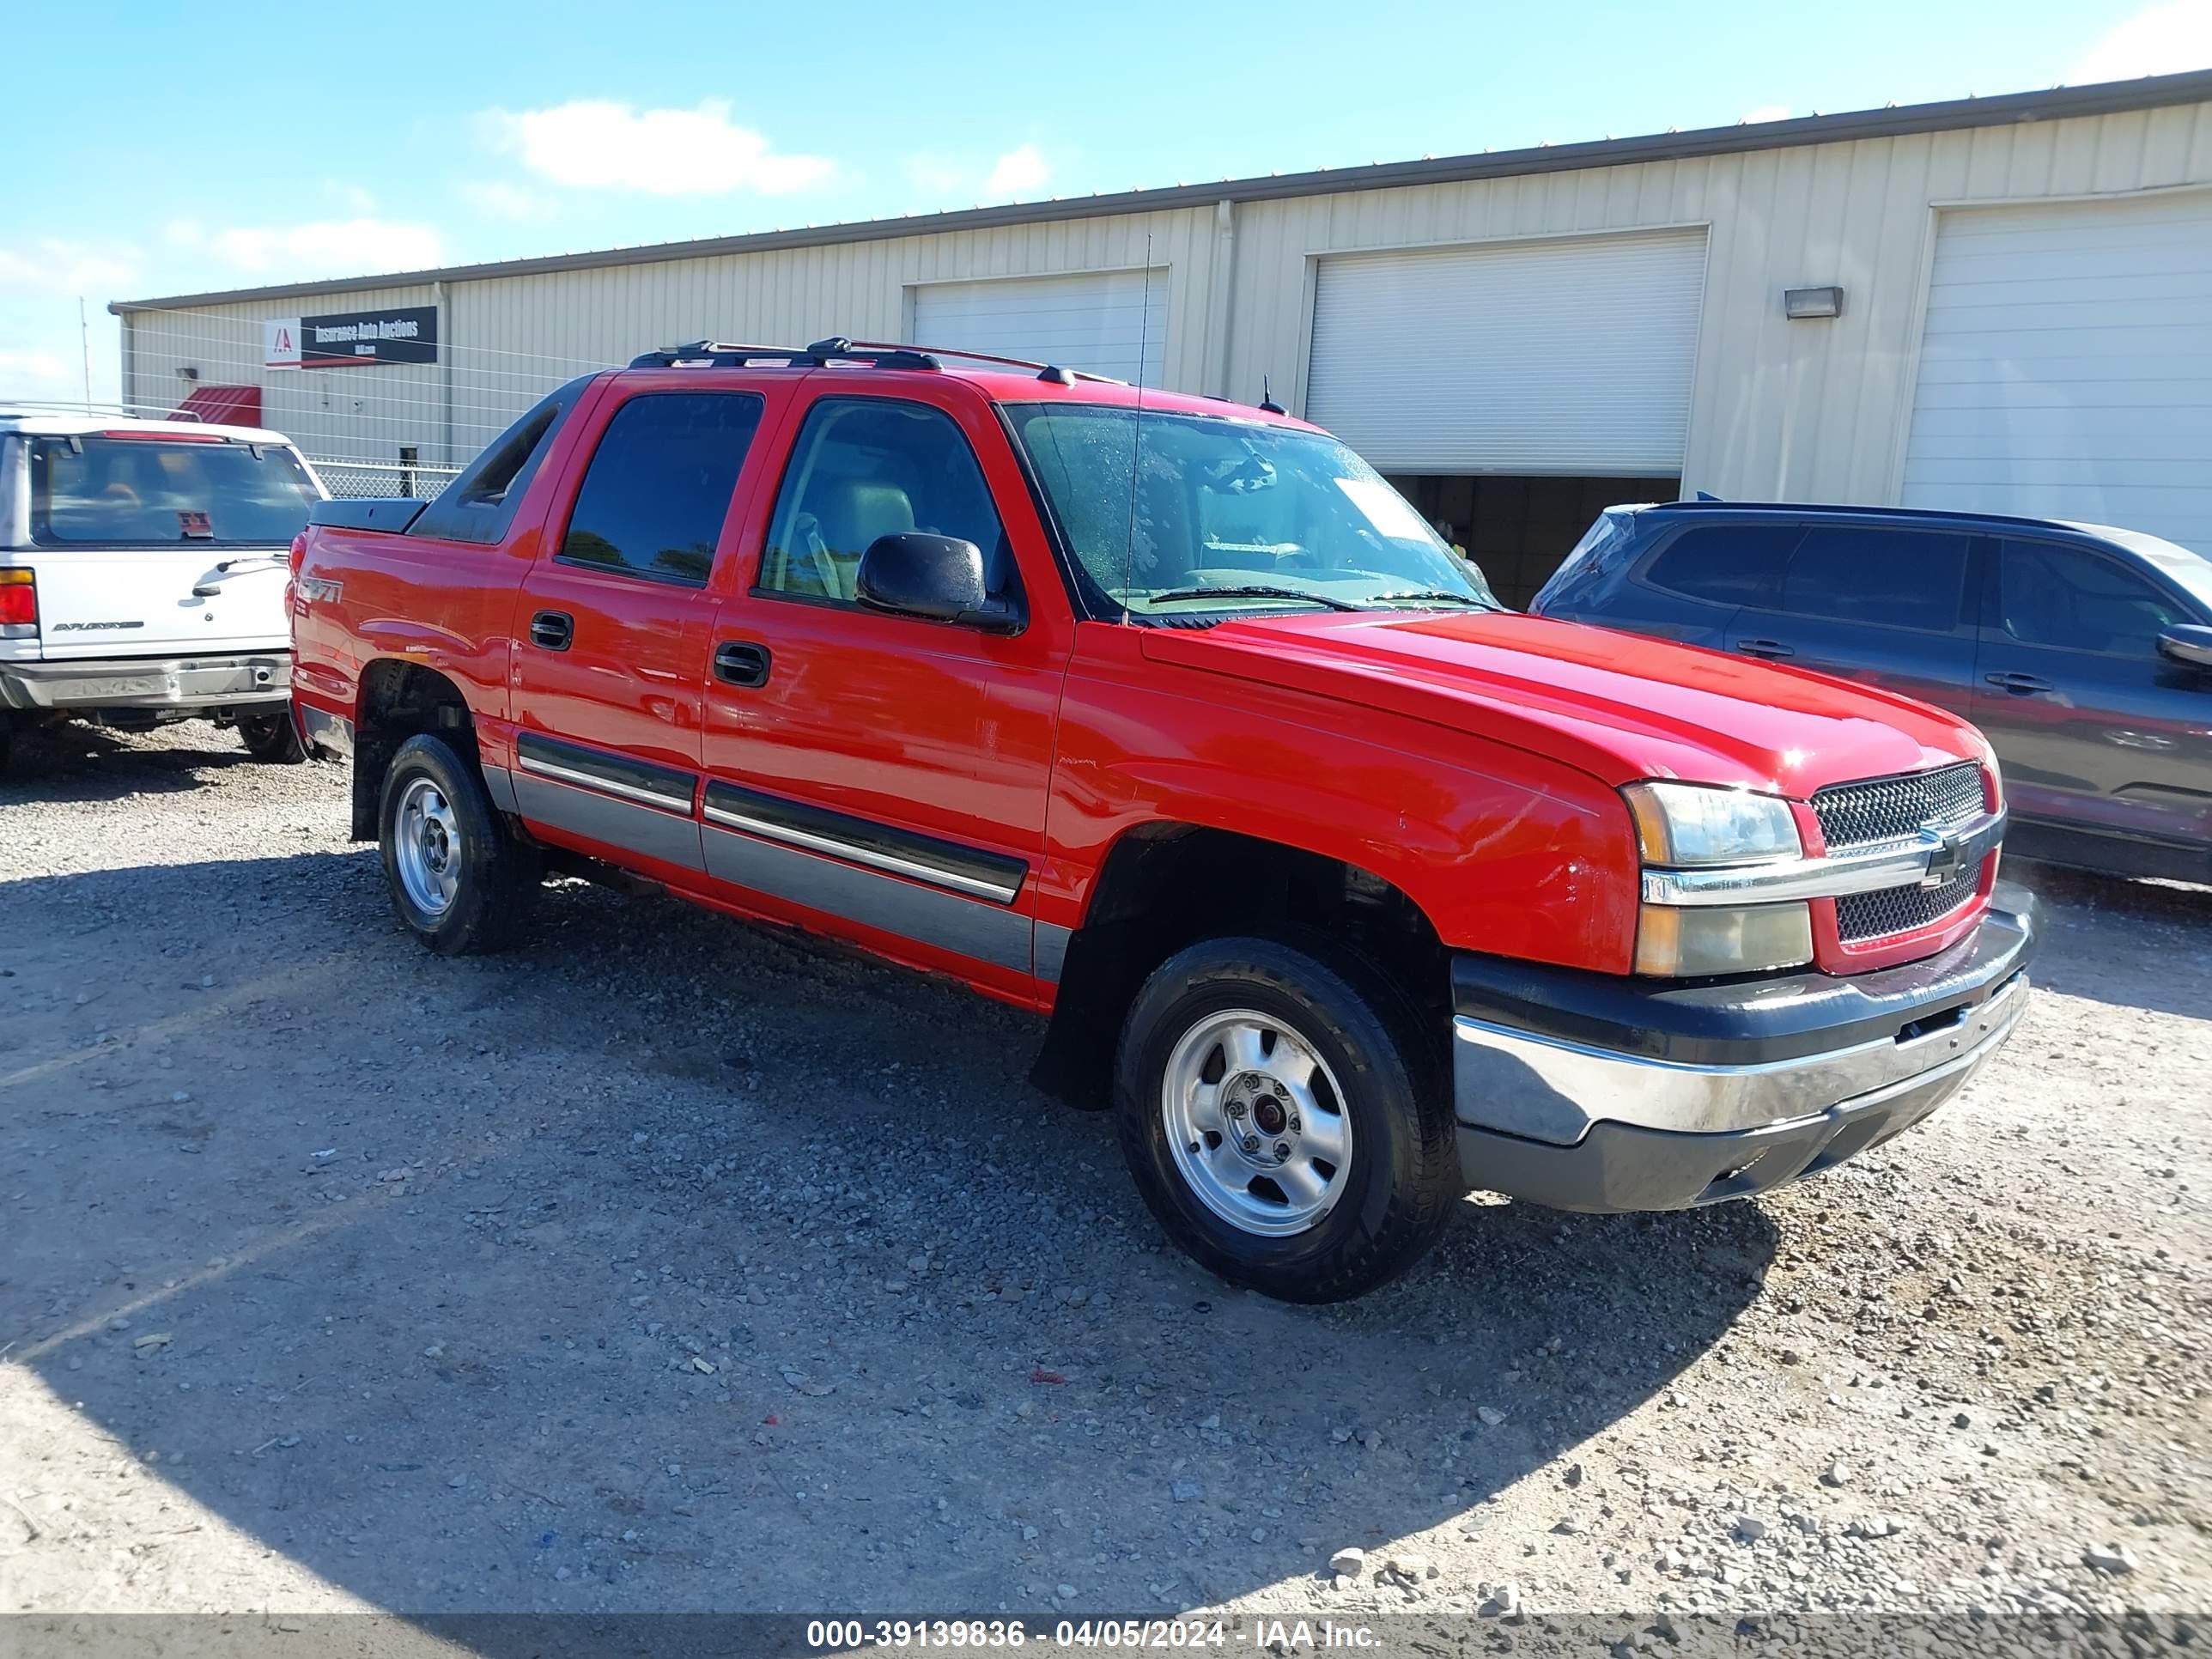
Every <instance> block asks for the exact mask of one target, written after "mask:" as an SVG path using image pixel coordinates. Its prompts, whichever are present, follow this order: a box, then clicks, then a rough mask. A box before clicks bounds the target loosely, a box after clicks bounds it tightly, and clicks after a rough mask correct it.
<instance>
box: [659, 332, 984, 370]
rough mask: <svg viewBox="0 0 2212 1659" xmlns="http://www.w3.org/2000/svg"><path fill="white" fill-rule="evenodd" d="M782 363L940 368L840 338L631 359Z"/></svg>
mask: <svg viewBox="0 0 2212 1659" xmlns="http://www.w3.org/2000/svg"><path fill="white" fill-rule="evenodd" d="M772 362H781V363H786V364H788V365H789V366H790V367H792V368H826V367H828V366H829V364H830V363H833V362H841V363H845V362H861V363H868V364H872V365H873V366H874V367H875V368H942V367H943V365H942V364H941V363H939V362H938V361H937V360H936V359H935V358H934V357H932V356H930V355H929V354H928V353H927V352H924V351H916V350H915V349H913V348H912V347H910V346H876V345H855V344H854V343H853V342H852V341H850V340H848V339H846V338H845V337H843V336H842V335H833V336H831V337H829V339H826V340H817V341H816V342H815V343H813V344H812V345H810V346H775V345H730V344H726V343H723V342H720V341H717V340H700V341H696V342H695V343H692V344H690V345H680V346H669V347H666V348H665V349H662V350H659V351H648V352H646V353H644V354H642V355H641V356H636V357H633V358H631V359H630V363H629V366H630V367H631V368H755V367H757V366H759V365H762V364H765V363H772Z"/></svg>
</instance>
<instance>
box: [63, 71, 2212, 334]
mask: <svg viewBox="0 0 2212 1659" xmlns="http://www.w3.org/2000/svg"><path fill="white" fill-rule="evenodd" d="M2203 100H2212V70H2196V71H2192V72H2191V73H2189V74H2185V75H2152V76H2142V78H2141V79H2138V80H2134V81H2111V82H2100V83H2099V84H2097V85H2094V86H2087V87H2053V88H2050V89H2049V90H2047V91H2043V92H2015V93H2007V94H2002V96H1998V97H1994V98H1956V99H1951V100H1947V101H1945V102H1942V103H1936V104H1907V105H1903V106H1897V105H1892V106H1887V107H1885V108H1882V109H1869V110H1850V111H1846V112H1843V113H1841V114H1836V115H1808V116H1801V117H1799V118H1796V119H1794V120H1783V121H1760V122H1738V123H1737V124H1735V125H1733V126H1725V127H1701V128H1699V129H1696V130H1695V131H1689V132H1658V133H1650V134H1647V135H1644V136H1642V137H1630V138H1601V139H1595V140H1592V141H1589V142H1587V143H1575V144H1539V145H1537V146H1535V147H1534V148H1532V149H1508V150H1498V151H1495V152H1492V151H1488V150H1486V151H1484V152H1482V153H1481V154H1480V155H1449V156H1440V157H1424V158H1423V159H1422V160H1420V161H1378V162H1376V163H1375V164H1373V165H1372V166H1369V167H1322V168H1321V169H1319V170H1317V171H1316V172H1311V173H1271V174H1269V175H1267V177H1265V178H1261V179H1223V180H1221V181H1220V182H1219V183H1218V184H1205V185H1168V186H1165V187H1164V188H1161V189H1157V190H1129V191H1115V192H1112V193H1110V194H1104V195H1096V196H1073V197H1056V198H1054V199H1052V200H1049V201H1043V202H1012V203H1008V204H1005V205H1003V206H999V207H978V208H963V209H960V210H957V211H954V212H950V213H922V214H913V215H908V216H902V217H899V218H893V219H864V220H856V221H854V222H851V223H848V224H830V225H810V226H805V227H801V228H797V229H793V230H767V231H756V232H752V233H750V234H746V235H742V236H709V237H702V238H700V239H697V240H691V241H684V242H653V243H647V244H645V245H643V246H636V247H617V248H604V249H599V250H597V251H594V252H584V253H556V254H552V255H550V256H547V257H544V258H533V259H501V260H495V261H493V262H491V263H489V264H472V265H446V266H441V267H439V268H437V269H435V270H404V271H392V272H387V273H384V274H381V275H376V276H342V277H335V278H331V279H330V280H328V281H324V282H314V283H279V284H276V285H274V286H271V287H267V288H240V289H224V290H222V291H220V292H216V293H209V294H184V295H170V296H168V297H167V298H162V299H152V300H117V301H112V302H111V303H110V304H109V306H108V307H107V308H108V310H110V311H111V312H113V313H116V314H118V316H119V315H121V314H123V313H126V312H132V311H152V310H167V309H173V308H175V307H184V306H209V305H221V304H224V303H227V302H230V301H240V300H257V301H258V300H284V299H292V298H296V297H305V296H308V295H323V294H347V293H359V292H362V291H363V290H366V289H381V288H404V287H406V286H409V285H410V284H419V283H442V282H477V281H482V280H483V279H485V278H490V277H501V276H544V275H546V274H549V273H551V272H556V271H564V270H596V269H602V268H605V267H606V266H610V265H637V264H661V263H664V262H665V261H668V260H671V259H698V258H711V257H714V256H716V255H720V254H730V253H757V252H767V251H769V250H771V249H775V248H793V247H821V246H829V245H833V244H836V243H841V242H871V241H876V240H880V239H883V238H886V237H892V236H926V235H935V234H942V233H943V232H945V231H955V230H985V229H992V228H997V227H1000V226H1006V225H1026V224H1040V223H1045V222H1050V221H1053V220H1060V219H1093V218H1098V217H1102V216H1106V215H1109V214H1119V213H1154V212H1158V211H1160V210H1163V209H1168V208H1183V207H1200V206H1206V205H1207V204H1212V203H1215V202H1259V201H1267V200H1271V199H1276V198H1279V197H1289V196H1324V195H1334V194H1338V193H1340V192H1343V191H1356V190H1385V189H1390V188H1394V187H1399V186H1404V185H1438V184H1456V183H1460V182H1462V181H1465V180H1468V179H1498V178H1511V177H1515V176H1516V175H1521V174H1527V173H1561V172H1567V171H1570V170H1572V169H1574V168H1577V167H1626V166H1629V165H1631V164H1632V163H1635V162H1639V161H1679V160H1682V159H1686V158H1689V157H1694V156H1701V155H1729V154H1733V153H1736V152H1741V151H1745V150H1760V149H1789V148H1793V147H1796V146H1798V145H1802V144H1826V143H1837V142H1839V141H1844V140H1849V139H1854V138H1887V137H1898V136H1900V135H1903V134H1906V133H1916V132H1943V131H1955V130H1958V129H1961V128H1968V127H1991V126H2008V125H2014V124H2015V123H2018V122H2027V121H2054V120H2058V119H2062V118H2066V117H2069V116H2085V115H2109V114H2113V113H2117V112H2124V111H2128V110H2139V109H2156V108H2160V107H2162V106H2167V105H2172V104H2191V103H2197V102H2200V101H2203Z"/></svg>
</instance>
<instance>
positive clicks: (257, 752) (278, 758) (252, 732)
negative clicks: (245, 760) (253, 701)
mask: <svg viewBox="0 0 2212 1659" xmlns="http://www.w3.org/2000/svg"><path fill="white" fill-rule="evenodd" d="M238 735H239V738H240V741H242V742H243V743H244V744H246V753H247V754H249V755H251V756H252V757H253V758H254V759H256V760H258V761H267V762H269V763H270V764H272V765H276V766H296V765H298V764H299V763H301V761H303V760H305V759H307V745H306V744H303V743H301V741H300V729H299V727H297V726H295V725H293V724H292V713H291V711H290V710H289V709H286V710H285V711H284V712H283V713H282V714H246V715H241V716H240V718H239V722H238Z"/></svg>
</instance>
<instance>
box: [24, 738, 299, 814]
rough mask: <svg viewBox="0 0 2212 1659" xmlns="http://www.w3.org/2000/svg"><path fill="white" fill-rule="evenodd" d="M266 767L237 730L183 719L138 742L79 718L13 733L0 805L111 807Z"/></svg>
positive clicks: (199, 786)
mask: <svg viewBox="0 0 2212 1659" xmlns="http://www.w3.org/2000/svg"><path fill="white" fill-rule="evenodd" d="M260 764H262V763H261V762H258V761H256V760H255V759H254V758H253V757H252V756H250V755H248V754H247V753H246V750H245V749H244V748H243V747H242V746H241V744H240V741H239V738H238V734H237V733H236V732H227V731H218V730H217V729H216V727H214V726H210V725H208V724H207V723H206V722H204V721H199V720H185V721H179V722H178V723H177V724H175V725H173V726H164V727H161V728H160V729H158V730H157V731H155V732H152V733H138V734H135V740H133V739H131V738H125V737H123V736H122V735H120V734H118V733H117V732H111V731H108V730H106V729H105V728H104V727H101V726H87V725H85V724H84V723H83V722H82V721H81V720H58V721H55V722H53V723H52V724H50V725H44V726H30V727H27V728H25V729H23V730H22V731H20V732H16V734H15V743H14V745H13V748H12V753H11V757H10V758H9V763H8V765H7V768H6V769H5V770H4V771H0V805H7V804H8V803H9V802H11V801H33V800H37V801H86V802H94V801H114V800H127V799H130V798H131V796H133V795H143V794H167V793H173V792H175V791H179V790H185V789H198V788H203V787H206V786H207V785H209V784H210V783H213V782H215V781H216V780H217V779H219V778H220V777H221V776H222V774H223V773H225V772H228V771H229V770H230V769H232V768H233V767H238V766H257V765H260Z"/></svg>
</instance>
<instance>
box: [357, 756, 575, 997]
mask: <svg viewBox="0 0 2212 1659" xmlns="http://www.w3.org/2000/svg"><path fill="white" fill-rule="evenodd" d="M403 819H404V822H403ZM376 823H377V844H378V848H379V849H380V851H381V853H382V854H383V857H384V881H385V885H386V887H387V888H389V889H390V890H391V893H392V909H393V910H394V911H395V912H397V913H398V917H399V920H400V921H402V922H404V924H405V925H406V927H407V930H408V931H409V932H410V933H413V934H414V935H415V937H416V939H420V940H422V943H423V944H424V945H426V946H428V948H429V949H431V950H433V951H436V952H437V953H438V954H439V955H440V956H447V957H455V956H465V955H468V954H471V953H474V952H479V951H495V950H498V949H499V948H500V947H501V946H502V945H506V944H507V942H508V941H509V940H510V939H513V936H514V933H515V932H516V930H517V929H518V927H520V924H521V921H522V919H523V915H524V912H525V911H526V908H528V904H529V901H530V898H531V896H532V893H533V892H534V891H535V890H536V889H537V886H538V878H539V874H540V871H539V866H538V857H537V849H536V848H533V847H531V846H529V845H527V844H526V843H525V842H520V841H518V840H517V839H516V838H515V836H514V835H513V832H512V831H511V830H509V829H507V823H506V820H505V819H503V818H501V817H500V815H499V814H498V813H497V812H496V811H494V810H493V808H492V804H491V798H490V797H489V795H487V794H486V793H484V787H483V778H482V777H481V776H480V775H478V773H477V769H476V767H475V766H474V765H473V764H471V763H470V762H468V761H465V760H464V759H462V758H461V757H460V756H459V755H458V754H456V753H455V752H454V751H453V749H452V748H451V747H450V746H448V745H447V744H446V743H444V742H443V741H441V739H439V738H434V737H431V736H429V735H428V734H427V733H426V734H424V735H423V736H421V737H415V738H408V740H407V741H406V742H405V743H404V744H400V745H399V750H398V753H396V754H394V755H393V756H392V765H391V767H390V769H388V770H387V771H386V773H385V775H384V793H383V795H382V797H381V798H380V802H379V805H378V807H377V817H376ZM441 899H442V902H440V901H441Z"/></svg>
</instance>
